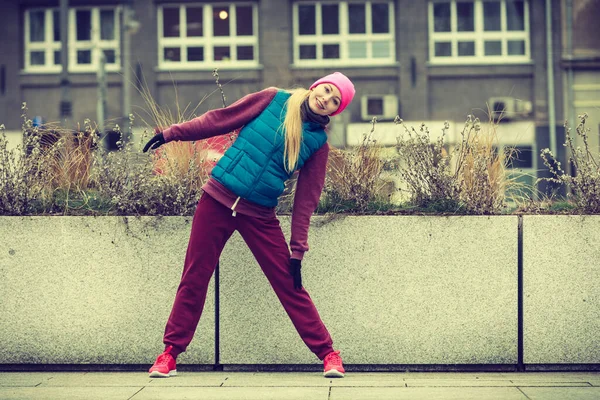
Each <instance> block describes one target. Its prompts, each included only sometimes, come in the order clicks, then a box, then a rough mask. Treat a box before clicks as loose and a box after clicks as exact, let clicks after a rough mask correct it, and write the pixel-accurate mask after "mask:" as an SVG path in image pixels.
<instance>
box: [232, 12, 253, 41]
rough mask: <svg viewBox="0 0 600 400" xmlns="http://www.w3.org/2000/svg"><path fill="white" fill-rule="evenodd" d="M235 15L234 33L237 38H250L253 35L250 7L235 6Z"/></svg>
mask: <svg viewBox="0 0 600 400" xmlns="http://www.w3.org/2000/svg"><path fill="white" fill-rule="evenodd" d="M235 13H236V21H235V24H236V31H237V35H238V36H252V35H253V34H254V27H253V20H252V7H248V6H237V7H236V9H235Z"/></svg>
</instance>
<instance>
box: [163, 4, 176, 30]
mask: <svg viewBox="0 0 600 400" xmlns="http://www.w3.org/2000/svg"><path fill="white" fill-rule="evenodd" d="M163 37H179V8H164V9H163Z"/></svg>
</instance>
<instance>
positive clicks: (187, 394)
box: [131, 387, 329, 400]
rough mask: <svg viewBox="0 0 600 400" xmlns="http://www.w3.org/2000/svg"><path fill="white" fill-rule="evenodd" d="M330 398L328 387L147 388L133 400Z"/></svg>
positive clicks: (326, 399)
mask: <svg viewBox="0 0 600 400" xmlns="http://www.w3.org/2000/svg"><path fill="white" fill-rule="evenodd" d="M328 396H329V388H327V387H324V388H311V387H267V388H265V387H257V388H245V387H241V388H232V387H222V388H209V387H206V388H198V387H176V388H156V387H146V388H144V390H142V391H140V392H139V393H137V394H136V395H135V396H133V397H132V398H131V400H155V399H156V400H183V399H203V400H306V399H311V400H328Z"/></svg>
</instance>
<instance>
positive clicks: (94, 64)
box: [24, 7, 121, 73]
mask: <svg viewBox="0 0 600 400" xmlns="http://www.w3.org/2000/svg"><path fill="white" fill-rule="evenodd" d="M82 9H86V10H91V23H92V27H91V29H92V31H91V36H90V38H91V40H87V41H77V40H76V32H77V27H76V26H75V13H76V11H78V10H82ZM100 10H113V11H114V18H115V25H114V26H115V36H114V39H113V40H100V29H99V28H100ZM37 11H44V18H45V22H44V24H45V29H44V41H43V42H31V38H30V23H31V19H30V13H32V12H37ZM55 11H56V12H60V10H59V9H58V8H56V7H54V8H48V7H44V8H31V9H27V10H25V24H24V25H25V44H24V47H25V54H24V55H25V64H24V71H25V72H31V73H60V72H61V70H62V65H61V64H54V52H55V51H61V50H62V43H61V41H54V26H53V25H54V19H53V12H55ZM120 16H121V7H74V8H69V17H68V18H69V32H68V38H69V39H68V40H69V44H68V52H69V54H68V62H69V72H96V70H97V69H98V67H99V65H100V51H102V50H114V51H115V63H114V64H108V63H107V64H106V71H111V72H115V71H120V70H121V43H120V42H121V41H120V37H121V18H120ZM41 50H44V51H45V64H44V65H31V51H41ZM77 50H91V51H92V58H91V63H90V64H85V65H79V64H77Z"/></svg>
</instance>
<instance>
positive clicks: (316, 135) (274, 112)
mask: <svg viewBox="0 0 600 400" xmlns="http://www.w3.org/2000/svg"><path fill="white" fill-rule="evenodd" d="M289 97H290V94H289V93H287V92H285V91H283V90H280V91H278V92H277V94H276V95H275V97H274V98H273V100H272V101H271V103H270V104H269V105H268V106H267V108H265V109H264V110H263V112H262V113H261V114H260V115H259V116H258V117H256V118H255V119H253V120H252V121H250V122H249V123H248V124H247V125H245V126H244V127H243V128H242V130H241V131H240V133H239V136H238V138H237V139H236V140H235V142H234V143H233V145H232V146H231V147H230V148H229V149H228V150H227V151H226V152H225V154H224V155H223V157H221V159H220V160H219V162H218V163H217V165H215V167H214V168H213V170H212V177H213V178H214V179H215V180H217V181H218V182H219V183H221V184H222V185H223V186H225V187H226V188H227V189H229V190H230V191H232V192H233V193H234V194H235V195H237V196H239V197H242V198H243V199H246V200H249V201H252V202H254V203H256V204H259V205H261V206H264V207H275V206H276V205H277V202H278V199H279V196H280V195H281V193H283V190H284V188H285V181H287V180H288V179H289V178H290V177H291V176H292V174H291V173H288V172H287V171H286V170H285V167H284V164H283V147H284V136H283V134H282V128H280V127H281V125H282V124H283V120H284V119H285V114H286V105H285V102H286V101H287V99H288V98H289ZM302 135H303V137H302V145H301V149H300V156H299V158H298V165H297V167H296V168H297V169H300V168H302V166H303V165H304V163H305V162H306V160H308V158H309V157H310V156H311V155H312V154H313V153H314V152H315V151H317V150H319V149H320V148H321V146H323V145H324V144H325V142H326V141H327V135H326V134H325V130H324V129H323V127H322V126H321V125H320V124H317V123H313V122H304V124H303V130H302Z"/></svg>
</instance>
